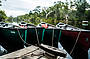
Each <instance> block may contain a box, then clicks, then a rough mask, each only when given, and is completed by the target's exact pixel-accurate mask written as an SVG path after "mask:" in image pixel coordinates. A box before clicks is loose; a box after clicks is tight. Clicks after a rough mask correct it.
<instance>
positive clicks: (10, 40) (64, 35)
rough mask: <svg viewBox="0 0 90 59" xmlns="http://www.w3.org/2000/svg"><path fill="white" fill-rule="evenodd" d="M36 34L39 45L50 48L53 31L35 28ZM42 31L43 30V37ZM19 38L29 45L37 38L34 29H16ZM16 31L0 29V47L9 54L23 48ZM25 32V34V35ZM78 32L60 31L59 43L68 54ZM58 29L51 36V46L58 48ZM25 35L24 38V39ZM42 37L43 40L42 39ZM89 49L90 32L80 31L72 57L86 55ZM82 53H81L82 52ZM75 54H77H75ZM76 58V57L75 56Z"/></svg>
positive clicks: (35, 42)
mask: <svg viewBox="0 0 90 59" xmlns="http://www.w3.org/2000/svg"><path fill="white" fill-rule="evenodd" d="M36 29H37V33H38V39H39V42H40V43H43V44H46V45H50V46H52V35H53V29H49V28H47V29H45V28H36ZM43 29H45V32H44V36H42V34H43ZM18 31H19V33H20V35H21V37H22V39H23V40H25V41H26V42H27V43H29V44H33V45H35V44H37V36H36V30H35V28H27V29H18ZM18 31H17V29H10V28H0V45H2V46H3V47H4V48H5V49H6V50H7V51H8V52H9V53H10V52H13V51H16V50H19V49H22V48H24V43H23V42H22V40H21V38H20V36H19V33H18ZM25 31H27V34H25ZM78 33H79V31H68V30H62V31H61V37H60V43H61V44H62V46H63V47H64V49H66V51H67V52H68V53H70V51H71V50H72V48H73V46H74V44H75V41H76V39H77V36H78ZM59 34H60V29H54V35H53V46H54V47H57V46H58V40H59ZM25 35H26V37H25ZM42 37H43V39H42ZM89 48H90V31H82V32H81V34H80V37H79V39H78V42H77V44H76V47H75V49H74V53H73V54H72V56H73V57H74V56H75V55H78V53H79V55H78V56H80V55H82V54H83V55H87V54H88V53H87V51H88V49H89ZM82 51H83V52H82ZM76 52H77V53H76ZM75 57H76V56H75Z"/></svg>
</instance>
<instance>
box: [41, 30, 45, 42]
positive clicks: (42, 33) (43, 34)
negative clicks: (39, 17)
mask: <svg viewBox="0 0 90 59" xmlns="http://www.w3.org/2000/svg"><path fill="white" fill-rule="evenodd" d="M44 32H45V29H43V32H42V40H41V41H43V38H44Z"/></svg>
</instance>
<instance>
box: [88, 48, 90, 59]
mask: <svg viewBox="0 0 90 59" xmlns="http://www.w3.org/2000/svg"><path fill="white" fill-rule="evenodd" d="M88 59H90V48H89V50H88Z"/></svg>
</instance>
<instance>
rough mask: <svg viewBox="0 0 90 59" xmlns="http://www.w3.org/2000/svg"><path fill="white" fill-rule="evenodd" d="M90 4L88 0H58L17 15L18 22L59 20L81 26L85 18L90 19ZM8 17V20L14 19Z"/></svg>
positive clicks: (56, 21) (34, 22)
mask: <svg viewBox="0 0 90 59" xmlns="http://www.w3.org/2000/svg"><path fill="white" fill-rule="evenodd" d="M88 8H90V5H89V4H88V3H87V1H86V0H73V1H70V2H68V1H67V0H66V2H61V1H57V2H54V5H53V6H51V7H48V8H45V7H44V8H42V10H41V7H40V6H37V7H36V8H35V9H34V10H33V11H31V10H30V12H29V13H28V14H25V15H21V16H17V17H16V18H15V19H17V22H20V21H25V22H28V23H33V24H36V25H37V24H38V23H40V22H47V23H50V24H54V25H56V24H57V23H58V22H63V23H66V21H67V20H68V21H67V23H68V24H71V25H74V26H78V27H81V22H82V21H83V20H88V21H90V10H86V9H88ZM11 19H14V18H11V17H9V18H8V21H12V20H11Z"/></svg>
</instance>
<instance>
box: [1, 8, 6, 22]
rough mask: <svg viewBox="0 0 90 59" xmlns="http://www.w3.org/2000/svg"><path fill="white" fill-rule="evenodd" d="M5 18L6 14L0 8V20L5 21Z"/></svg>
mask: <svg viewBox="0 0 90 59" xmlns="http://www.w3.org/2000/svg"><path fill="white" fill-rule="evenodd" d="M6 18H7V16H6V14H5V12H4V11H2V10H0V21H5V19H6Z"/></svg>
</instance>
